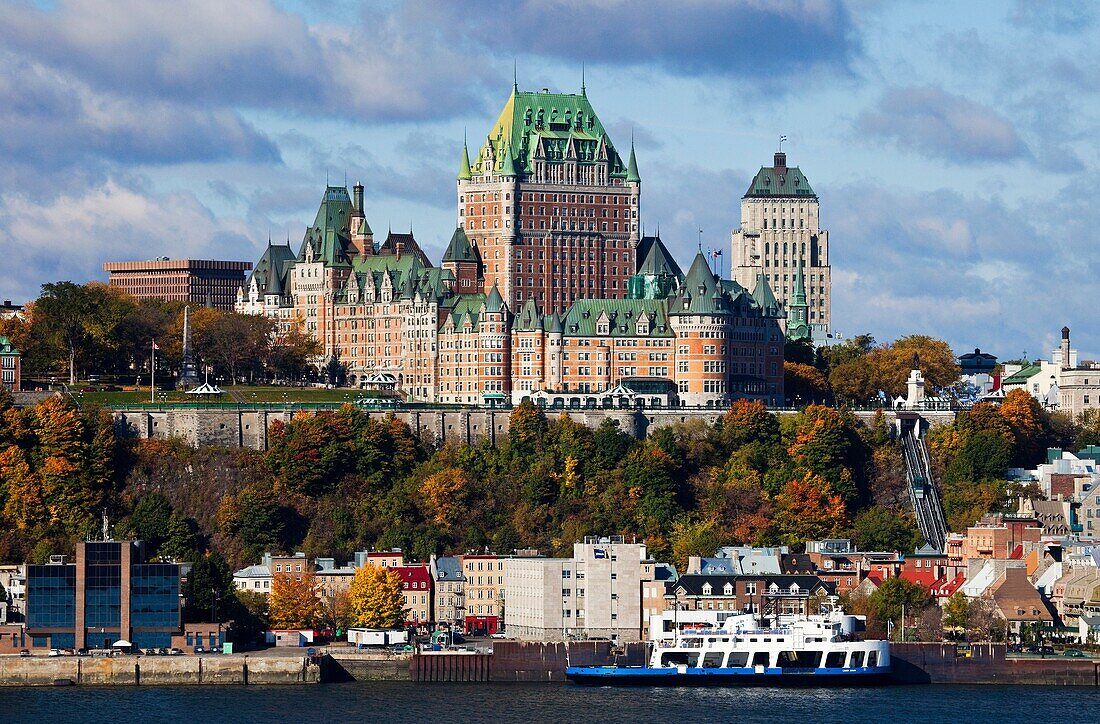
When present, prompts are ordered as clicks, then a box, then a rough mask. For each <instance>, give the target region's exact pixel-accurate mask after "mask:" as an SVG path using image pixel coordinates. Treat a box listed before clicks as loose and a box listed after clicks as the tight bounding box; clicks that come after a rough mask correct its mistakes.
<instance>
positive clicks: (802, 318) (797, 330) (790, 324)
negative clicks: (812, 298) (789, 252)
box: [787, 254, 813, 342]
mask: <svg viewBox="0 0 1100 724" xmlns="http://www.w3.org/2000/svg"><path fill="white" fill-rule="evenodd" d="M797 263H798V268H797V269H795V273H794V288H793V289H792V290H791V302H790V304H789V305H788V306H787V339H789V340H790V341H792V342H797V341H799V340H803V339H810V337H812V336H813V335H812V332H811V330H810V324H809V321H808V319H807V315H808V314H809V312H808V310H809V308H810V305H809V304H807V303H806V277H805V275H804V274H803V272H802V265H803V261H802V255H801V254H799V256H798V262H797Z"/></svg>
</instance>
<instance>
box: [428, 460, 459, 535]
mask: <svg viewBox="0 0 1100 724" xmlns="http://www.w3.org/2000/svg"><path fill="white" fill-rule="evenodd" d="M469 488H470V481H469V479H468V478H467V477H466V473H464V472H463V471H462V470H461V469H460V468H456V467H453V466H452V467H446V468H444V469H443V470H440V471H439V472H436V473H433V474H431V475H429V476H427V477H426V478H424V482H422V483H421V484H420V496H421V499H422V500H423V504H424V507H425V509H426V510H427V511H428V515H429V518H430V520H431V521H432V522H433V523H435V525H437V526H439V527H440V528H443V529H447V528H450V527H451V526H452V525H456V524H458V523H459V521H460V520H461V518H462V512H463V510H464V509H465V507H466V495H467V494H468V492H469Z"/></svg>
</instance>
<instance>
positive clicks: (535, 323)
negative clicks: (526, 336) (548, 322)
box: [513, 299, 543, 332]
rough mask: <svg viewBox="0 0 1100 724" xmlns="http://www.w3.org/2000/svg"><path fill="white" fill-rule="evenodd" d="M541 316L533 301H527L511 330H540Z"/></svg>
mask: <svg viewBox="0 0 1100 724" xmlns="http://www.w3.org/2000/svg"><path fill="white" fill-rule="evenodd" d="M542 324H543V321H542V314H541V313H540V312H539V307H538V305H537V304H535V300H534V299H528V300H527V301H526V302H524V304H523V308H522V309H520V312H519V316H518V317H517V318H516V322H515V325H514V326H513V329H514V330H515V331H517V332H535V331H538V330H540V329H542Z"/></svg>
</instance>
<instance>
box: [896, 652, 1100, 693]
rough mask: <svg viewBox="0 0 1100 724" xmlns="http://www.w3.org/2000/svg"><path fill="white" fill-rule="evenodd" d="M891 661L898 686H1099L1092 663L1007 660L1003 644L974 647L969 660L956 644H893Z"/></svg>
mask: <svg viewBox="0 0 1100 724" xmlns="http://www.w3.org/2000/svg"><path fill="white" fill-rule="evenodd" d="M890 660H891V662H892V663H893V679H894V681H895V682H896V683H899V684H1036V685H1054V686H1098V685H1100V664H1098V663H1095V662H1093V661H1092V660H1090V659H1067V658H1062V657H1059V656H1052V657H1049V658H1046V659H1040V658H1008V657H1007V656H1006V655H1005V645H1004V644H973V645H972V646H971V648H970V655H969V656H966V655H963V653H962V652H960V651H959V650H958V648H957V647H956V645H955V644H891V646H890Z"/></svg>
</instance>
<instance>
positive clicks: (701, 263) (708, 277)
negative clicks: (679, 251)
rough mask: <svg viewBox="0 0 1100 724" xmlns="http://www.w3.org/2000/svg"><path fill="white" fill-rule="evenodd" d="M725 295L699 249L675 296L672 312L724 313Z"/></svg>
mask: <svg viewBox="0 0 1100 724" xmlns="http://www.w3.org/2000/svg"><path fill="white" fill-rule="evenodd" d="M725 302H726V300H725V296H724V295H723V294H722V288H721V285H720V284H719V283H718V280H717V279H716V278H715V276H714V272H712V271H711V270H710V265H709V264H707V258H706V256H704V255H703V252H702V251H699V252H698V253H697V254H696V255H695V260H694V261H692V263H691V268H690V269H689V270H688V273H687V277H686V278H685V279H684V287H683V290H682V294H681V295H680V296H679V297H677V298H676V304H675V306H674V307H673V311H672V313H673V314H725V313H726V311H727V310H726V304H725Z"/></svg>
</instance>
